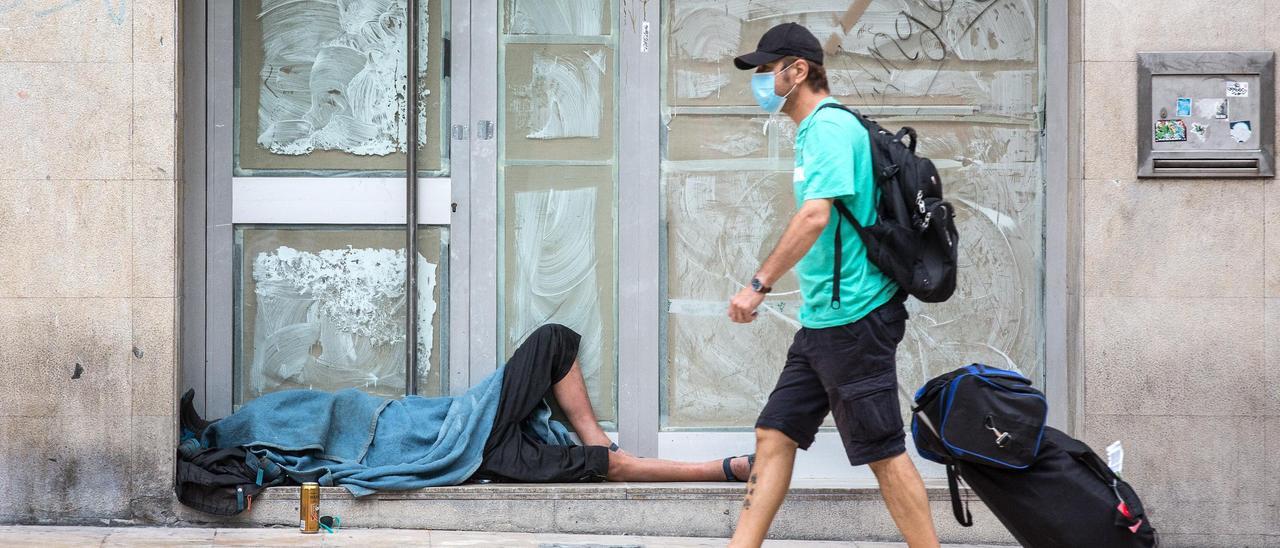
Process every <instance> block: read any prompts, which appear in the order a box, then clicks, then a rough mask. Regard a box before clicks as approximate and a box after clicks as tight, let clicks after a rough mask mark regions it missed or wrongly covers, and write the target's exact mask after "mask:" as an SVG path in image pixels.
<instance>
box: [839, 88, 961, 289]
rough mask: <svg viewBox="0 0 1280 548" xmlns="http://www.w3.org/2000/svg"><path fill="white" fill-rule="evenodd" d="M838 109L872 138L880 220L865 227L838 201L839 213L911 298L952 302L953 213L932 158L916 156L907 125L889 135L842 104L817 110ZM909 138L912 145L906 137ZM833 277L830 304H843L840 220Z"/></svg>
mask: <svg viewBox="0 0 1280 548" xmlns="http://www.w3.org/2000/svg"><path fill="white" fill-rule="evenodd" d="M827 107H832V108H838V109H840V110H843V111H845V112H848V113H849V114H852V115H853V116H854V117H855V118H857V119H858V122H860V123H861V124H862V127H865V128H866V129H867V134H868V136H869V137H870V138H871V166H872V171H873V172H874V173H875V180H876V187H877V188H879V189H880V201H879V202H878V203H877V204H876V212H877V213H878V219H877V220H876V222H875V223H874V224H872V225H870V226H862V225H861V224H860V223H859V222H858V220H857V219H855V218H854V217H853V213H851V212H850V211H849V208H848V207H847V206H845V204H844V203H843V202H841V201H839V200H836V201H835V206H836V210H837V211H839V212H840V216H841V217H844V218H845V219H846V220H848V221H849V222H850V223H851V224H853V226H854V228H855V229H857V231H858V235H859V236H860V237H861V238H862V243H863V244H864V245H866V246H867V259H868V260H870V261H871V264H874V265H876V267H877V268H879V269H880V271H881V272H883V273H884V274H885V275H886V276H888V277H889V279H891V280H893V281H894V282H897V284H898V286H899V287H901V288H902V289H903V290H905V291H906V292H907V293H908V294H910V295H911V296H913V297H915V298H917V299H920V300H921V301H924V302H927V303H939V302H942V301H945V300H947V299H949V298H951V294H952V293H954V292H955V290H956V251H957V250H958V249H959V244H960V235H959V233H958V232H956V223H955V215H954V211H955V210H954V209H953V208H952V207H951V204H950V203H948V202H946V201H943V199H942V179H941V178H940V177H939V176H938V169H937V168H935V167H934V166H933V162H931V161H929V159H928V158H922V157H920V156H916V141H917V139H916V130H914V129H912V128H909V127H904V128H902V129H900V130H898V132H897V133H889V131H888V130H886V129H884V128H883V127H880V124H877V123H876V122H874V121H872V120H870V119H868V118H867V117H866V116H863V115H862V114H861V113H859V112H858V111H855V110H851V109H849V108H847V107H845V106H844V105H841V104H839V103H826V104H823V105H822V106H820V107H818V110H822V109H824V108H827ZM907 138H910V142H909V143H908V142H906V139H907ZM835 246H836V261H835V262H836V265H835V279H834V282H833V286H832V289H831V296H832V298H831V302H832V305H833V306H835V307H837V308H839V306H840V262H841V256H840V255H841V251H842V240H841V235H840V222H839V219H837V220H836V238H835Z"/></svg>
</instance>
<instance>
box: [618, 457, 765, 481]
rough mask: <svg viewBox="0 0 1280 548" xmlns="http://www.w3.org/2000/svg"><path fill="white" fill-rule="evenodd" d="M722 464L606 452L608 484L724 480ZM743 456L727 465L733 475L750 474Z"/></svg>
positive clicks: (742, 475) (740, 476) (744, 476)
mask: <svg viewBox="0 0 1280 548" xmlns="http://www.w3.org/2000/svg"><path fill="white" fill-rule="evenodd" d="M721 463H722V461H718V460H713V461H708V462H683V461H675V460H662V459H642V458H640V457H633V456H631V455H628V454H625V453H609V473H608V476H607V477H608V479H609V481H725V479H726V478H725V477H724V466H723V465H722V464H721ZM750 466H751V465H750V463H749V462H748V461H747V458H746V457H738V458H735V459H733V461H732V462H730V467H731V470H732V472H733V475H734V476H735V477H738V478H746V477H747V473H748V472H749V471H750Z"/></svg>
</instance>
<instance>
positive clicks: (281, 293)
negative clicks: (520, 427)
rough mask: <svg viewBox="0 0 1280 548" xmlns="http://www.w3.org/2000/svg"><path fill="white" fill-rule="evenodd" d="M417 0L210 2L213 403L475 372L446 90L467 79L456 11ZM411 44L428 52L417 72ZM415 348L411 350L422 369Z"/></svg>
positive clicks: (405, 385) (438, 384)
mask: <svg viewBox="0 0 1280 548" xmlns="http://www.w3.org/2000/svg"><path fill="white" fill-rule="evenodd" d="M415 3H416V4H417V6H418V9H417V13H416V16H412V15H414V14H410V13H409V11H408V8H409V6H410V4H411V3H410V2H409V1H408V0H338V1H329V0H301V1H299V0H288V1H286V0H235V1H234V2H220V1H218V2H208V4H207V6H206V7H205V9H206V10H207V11H206V13H207V21H208V27H207V28H208V38H207V40H208V45H207V54H206V62H207V65H206V70H207V77H208V82H209V86H208V105H209V107H208V118H207V121H208V124H207V126H208V127H207V134H208V145H209V151H208V169H207V172H206V177H207V179H206V189H207V190H206V200H207V205H206V212H207V222H206V227H207V228H206V232H207V234H206V236H207V238H206V246H207V249H206V261H205V265H204V266H205V280H206V286H207V289H206V295H207V298H206V302H205V305H206V308H207V313H206V318H207V319H206V326H205V360H206V372H205V379H204V381H205V382H204V388H205V390H204V396H205V401H206V410H207V411H206V413H207V414H208V415H210V416H214V417H216V416H222V415H225V414H227V413H229V412H231V411H233V410H234V409H236V408H237V407H239V406H240V405H242V404H243V403H245V402H247V401H250V400H252V399H254V398H256V397H258V396H261V395H263V394H266V393H269V392H272V391H276V390H283V389H289V388H316V389H323V390H338V389H342V388H350V387H353V388H359V389H361V390H364V391H367V392H369V393H373V394H377V395H384V396H402V395H405V394H406V392H412V393H417V394H421V395H435V394H444V393H449V392H451V391H457V390H461V389H465V388H466V386H467V385H468V379H469V377H468V375H469V371H468V368H467V367H466V366H465V365H464V366H463V367H456V366H452V365H451V364H452V362H451V359H450V358H451V348H450V344H449V342H450V321H449V319H450V316H451V312H452V308H451V306H450V305H451V303H450V299H449V298H450V294H451V293H450V285H451V283H450V282H451V281H452V280H453V279H454V278H455V275H454V274H455V273H457V272H461V273H463V275H464V277H465V273H466V272H467V269H466V264H465V261H464V262H463V264H461V265H459V264H457V261H456V259H457V256H458V255H457V253H456V250H453V249H451V237H452V236H453V234H454V232H455V231H454V230H453V226H452V225H453V217H454V213H455V210H456V208H457V198H456V197H455V196H454V188H455V186H456V185H458V184H459V183H461V184H462V185H463V186H464V187H465V183H466V181H465V179H462V180H458V179H457V178H456V177H457V174H458V172H459V171H461V172H462V173H463V174H464V177H465V173H467V172H468V171H469V170H468V169H466V167H467V166H464V169H461V170H456V169H454V166H455V165H457V162H456V161H454V159H453V158H454V156H453V154H454V152H455V151H454V150H453V147H452V146H451V145H452V143H451V138H450V135H451V133H452V131H451V124H450V121H451V119H452V118H453V117H454V116H455V113H454V111H453V110H452V108H451V103H453V101H452V100H451V99H452V97H453V96H455V95H456V94H455V92H454V89H455V88H456V87H457V86H458V85H466V83H465V78H464V79H463V80H464V81H463V82H458V81H457V80H456V79H455V77H454V75H453V74H452V73H451V68H452V66H453V62H452V61H453V57H454V54H453V52H454V51H456V50H457V48H455V47H454V46H453V43H452V42H453V41H452V36H451V32H450V29H451V27H452V26H453V25H452V24H451V17H452V15H453V11H454V7H453V6H451V5H450V4H449V2H448V0H420V1H418V2H415ZM462 9H463V14H464V15H465V13H466V6H465V3H464V5H463V6H462ZM415 19H416V33H417V40H416V41H415V42H414V43H413V44H410V43H409V41H408V35H409V25H410V23H411V21H414V20H415ZM464 46H465V43H464ZM408 48H415V49H416V53H417V58H418V59H417V68H416V70H415V71H413V74H410V71H409V69H408V66H409V56H408V53H409V49H408ZM462 49H463V55H465V49H466V48H465V47H464V48H462ZM465 74H466V71H465V70H464V71H463V75H464V76H465ZM410 78H413V79H414V80H415V83H416V88H417V89H416V96H415V97H414V100H410V97H409V93H410V91H409V90H410V89H411V88H412V87H413V86H411V85H410ZM415 103H416V108H415V107H414V106H413V105H414V104H415ZM463 104H464V105H465V104H466V103H465V101H464V102H463ZM411 118H412V119H413V120H416V124H417V132H416V133H417V134H416V135H413V136H411V135H409V134H408V127H409V125H410V124H409V122H410V120H411ZM411 147H412V148H414V152H415V156H416V158H415V161H416V166H414V167H415V171H416V174H417V177H418V180H417V183H416V186H417V193H416V194H417V196H416V202H417V211H416V217H417V221H418V227H417V230H416V239H415V242H414V244H415V245H414V247H415V248H416V249H414V250H413V251H412V256H410V252H409V251H408V250H407V248H408V247H409V246H408V245H407V244H408V240H407V239H408V234H409V231H408V230H407V227H406V219H407V209H408V208H407V205H408V203H409V197H408V194H407V192H408V190H407V188H406V187H407V185H408V181H407V179H408V178H407V177H406V175H407V174H408V170H407V169H406V168H407V166H408V161H409V152H410V148H411ZM464 148H465V147H464ZM463 161H464V162H465V161H466V160H465V157H463ZM463 194H464V197H465V193H463ZM463 232H464V236H465V230H464V231H463ZM464 257H465V256H464ZM411 261H412V262H413V264H412V265H411V264H410V262H411ZM411 266H412V267H413V269H414V270H416V272H415V273H414V275H413V279H414V282H413V284H412V285H413V288H412V289H413V291H412V293H413V294H414V295H415V297H414V298H412V299H411V298H410V293H411V291H410V289H411V288H410V284H409V283H408V282H407V280H408V279H409V273H408V272H407V271H408V270H410V268H411ZM464 286H465V283H464ZM411 308H413V309H414V311H415V313H416V322H415V326H414V328H413V329H410V328H409V327H408V325H407V318H406V316H407V314H408V312H409V310H410V309H411ZM412 332H416V340H413V341H410V340H409V339H410V338H411V337H412V335H411V333H412ZM408 345H416V348H417V356H418V359H417V360H416V363H415V364H413V366H407V363H408V359H407V355H408V352H407V346H408ZM465 356H466V352H465V351H464V352H462V353H461V357H462V358H463V359H465ZM463 363H464V364H465V362H463ZM411 378H412V379H413V380H414V382H409V380H410V379H411ZM415 384H416V387H415V386H414V385H415Z"/></svg>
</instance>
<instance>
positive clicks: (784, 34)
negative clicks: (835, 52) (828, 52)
mask: <svg viewBox="0 0 1280 548" xmlns="http://www.w3.org/2000/svg"><path fill="white" fill-rule="evenodd" d="M788 55H791V56H794V57H799V58H801V59H804V60H806V61H809V62H811V63H817V64H819V65H821V64H822V44H820V43H818V38H817V37H816V36H814V35H813V33H812V32H809V29H806V28H804V27H802V26H800V25H798V24H796V23H783V24H781V25H778V26H776V27H773V28H771V29H769V31H768V32H766V33H764V36H761V37H760V43H759V44H756V50H755V51H753V52H751V53H748V54H745V55H740V56H738V57H737V58H736V59H734V60H733V64H734V66H736V67H738V68H739V69H741V70H751V69H753V68H756V67H758V66H760V65H767V64H769V63H772V62H774V61H777V60H778V59H782V58H783V57H786V56H788Z"/></svg>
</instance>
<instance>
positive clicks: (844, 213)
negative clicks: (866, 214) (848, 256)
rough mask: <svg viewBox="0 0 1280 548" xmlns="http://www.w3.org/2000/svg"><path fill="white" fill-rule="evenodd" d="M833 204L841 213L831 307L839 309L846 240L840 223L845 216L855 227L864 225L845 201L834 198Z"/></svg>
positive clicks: (837, 233) (832, 279)
mask: <svg viewBox="0 0 1280 548" xmlns="http://www.w3.org/2000/svg"><path fill="white" fill-rule="evenodd" d="M831 204H832V205H834V206H836V211H837V212H839V215H836V265H835V272H833V273H832V275H831V308H835V309H839V308H840V278H841V272H840V267H841V266H842V264H843V263H844V240H843V239H842V238H841V236H840V225H841V224H842V223H841V222H840V218H841V217H844V218H845V219H848V220H849V222H850V223H852V224H853V226H854V228H862V225H861V224H859V223H858V220H857V219H855V218H854V217H853V212H851V211H849V208H848V207H847V206H845V205H844V202H842V201H840V199H839V198H836V199H834V200H832V201H831Z"/></svg>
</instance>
